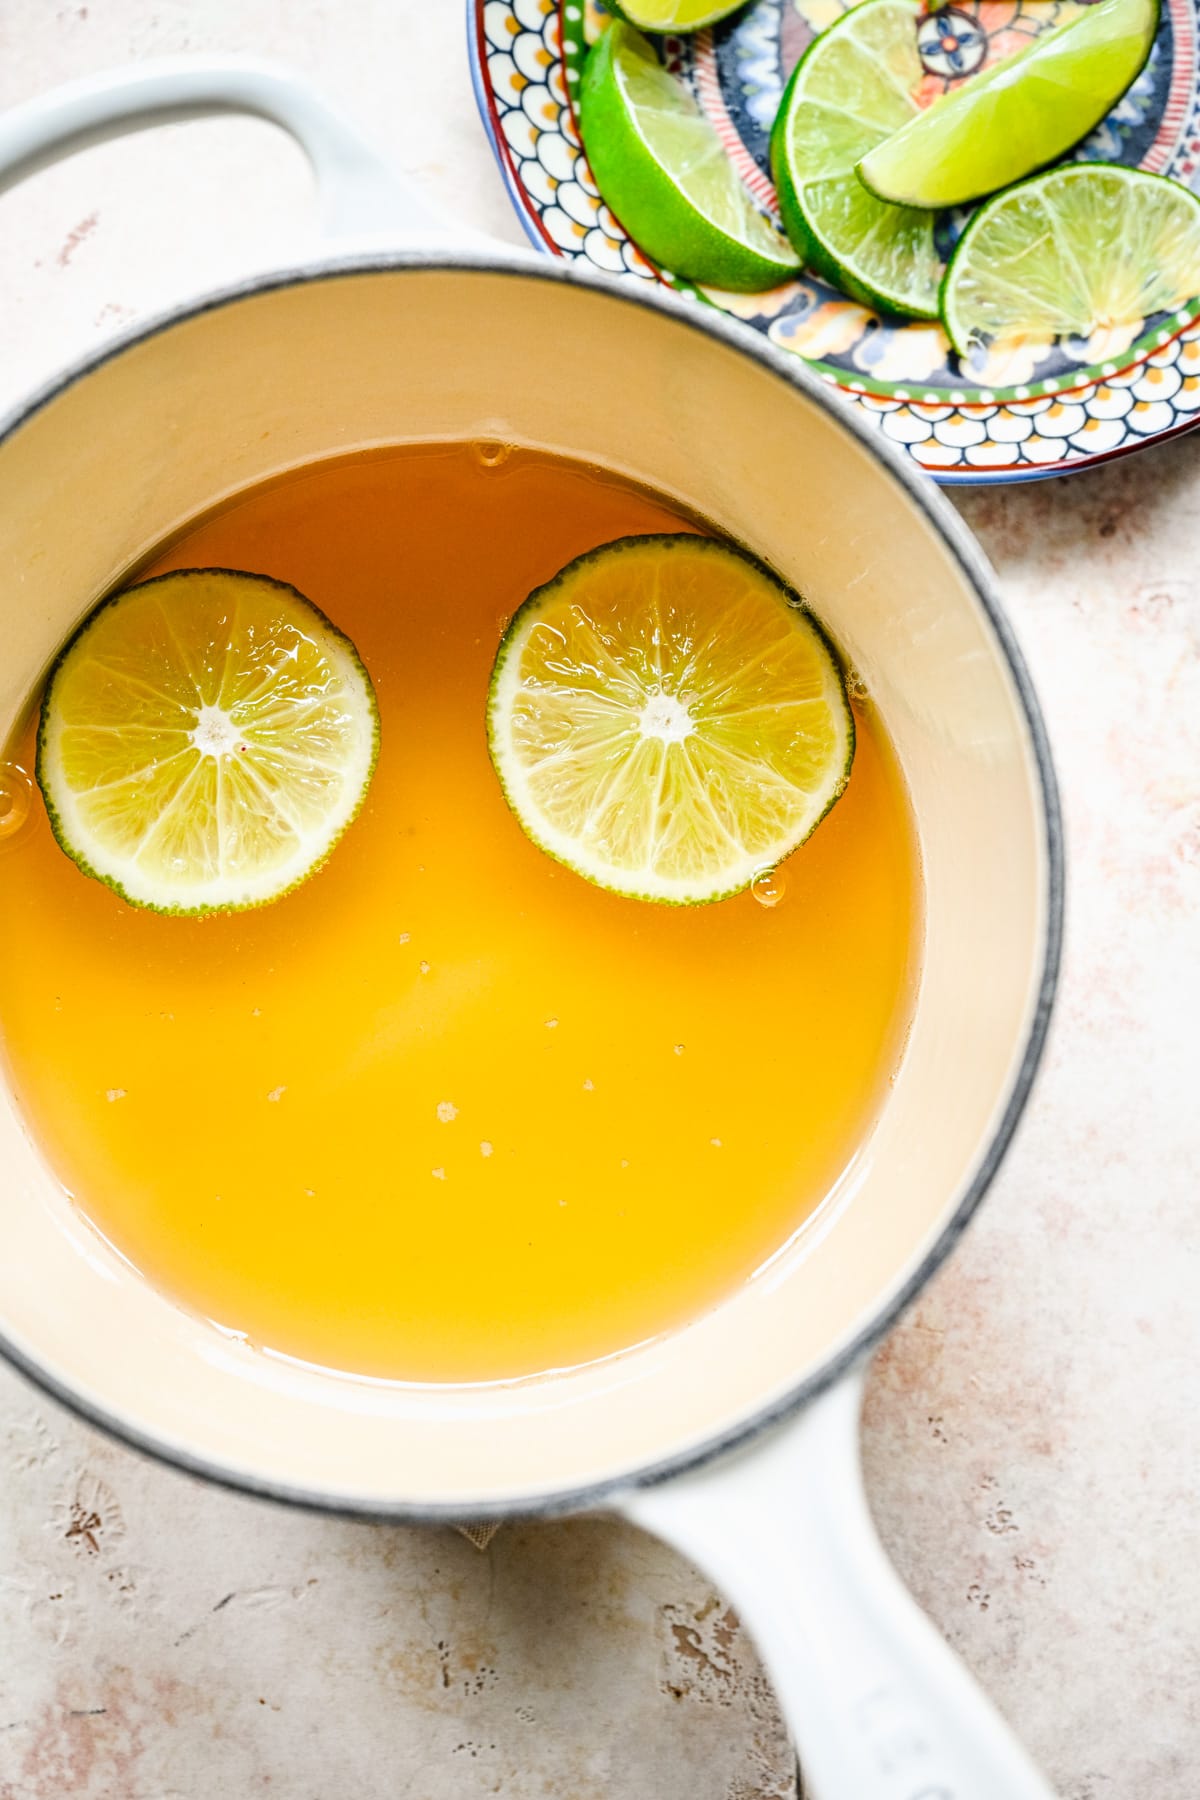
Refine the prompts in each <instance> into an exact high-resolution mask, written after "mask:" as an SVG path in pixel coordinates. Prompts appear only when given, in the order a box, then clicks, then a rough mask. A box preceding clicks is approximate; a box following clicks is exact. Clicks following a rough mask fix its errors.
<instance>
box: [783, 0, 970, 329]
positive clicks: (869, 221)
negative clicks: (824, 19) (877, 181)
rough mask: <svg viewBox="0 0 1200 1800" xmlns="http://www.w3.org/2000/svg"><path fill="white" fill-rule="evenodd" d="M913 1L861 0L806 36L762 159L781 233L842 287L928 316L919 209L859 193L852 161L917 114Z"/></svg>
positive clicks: (929, 285)
mask: <svg viewBox="0 0 1200 1800" xmlns="http://www.w3.org/2000/svg"><path fill="white" fill-rule="evenodd" d="M919 11H920V9H919V6H918V4H917V0H862V4H860V5H858V6H855V7H852V8H851V10H850V11H849V12H847V13H845V14H844V15H843V17H842V18H840V19H839V20H838V21H837V23H836V24H835V25H832V26H831V27H830V28H829V30H828V31H826V32H823V33H822V35H821V36H820V37H819V38H817V39H816V41H815V43H813V44H811V45H810V46H809V48H808V50H807V51H806V52H805V54H804V56H803V57H802V58H801V59H800V61H799V63H798V64H797V65H796V68H795V70H794V72H793V74H792V79H791V81H790V82H789V83H788V86H787V88H786V90H785V92H784V96H783V101H782V103H781V105H780V108H779V114H778V117H777V118H776V121H775V128H774V130H773V132H772V134H771V168H772V171H773V173H774V176H775V186H776V188H777V190H778V193H779V206H780V211H781V212H782V214H783V222H784V224H785V225H786V227H787V230H788V235H789V237H790V238H791V239H792V242H793V243H794V244H795V245H796V247H797V249H798V250H799V251H800V253H801V255H802V256H803V257H804V259H805V261H806V262H807V263H808V264H809V265H810V266H811V267H812V268H813V269H814V270H815V271H816V273H817V274H818V275H822V276H824V278H825V280H826V281H829V282H832V283H833V285H834V286H835V287H839V288H841V289H842V291H843V292H844V293H846V294H849V295H851V296H852V297H853V298H854V299H856V300H861V301H862V302H863V303H864V304H865V305H867V306H871V307H877V308H879V309H881V310H882V311H885V312H896V313H907V314H911V315H912V316H914V317H916V318H926V319H928V318H934V317H936V315H937V295H938V283H939V281H940V280H941V274H942V268H941V262H940V260H939V258H938V254H937V250H936V248H935V246H934V239H933V220H932V219H931V217H930V216H929V214H928V213H925V212H918V211H914V210H913V209H912V208H910V207H901V206H892V205H889V204H888V203H887V202H885V201H883V200H879V199H877V198H876V197H875V195H874V194H871V193H868V191H867V190H866V188H864V187H863V185H862V183H861V182H860V181H859V179H858V177H857V175H856V174H855V172H854V170H855V165H856V164H857V163H858V162H859V161H860V160H861V159H862V158H863V157H864V156H866V155H867V154H868V152H869V151H871V150H872V149H874V147H875V146H876V145H877V144H880V143H882V142H884V140H885V139H887V138H888V137H890V136H891V134H892V133H894V132H897V131H899V130H901V128H902V127H903V126H905V125H907V124H908V122H909V121H910V120H912V119H914V118H916V117H917V116H918V108H917V102H916V99H915V97H914V96H915V93H916V90H917V88H918V87H919V85H920V83H921V80H922V78H923V74H924V71H923V69H922V67H921V61H920V57H919V56H918V54H917V36H916V32H917V20H918V17H919Z"/></svg>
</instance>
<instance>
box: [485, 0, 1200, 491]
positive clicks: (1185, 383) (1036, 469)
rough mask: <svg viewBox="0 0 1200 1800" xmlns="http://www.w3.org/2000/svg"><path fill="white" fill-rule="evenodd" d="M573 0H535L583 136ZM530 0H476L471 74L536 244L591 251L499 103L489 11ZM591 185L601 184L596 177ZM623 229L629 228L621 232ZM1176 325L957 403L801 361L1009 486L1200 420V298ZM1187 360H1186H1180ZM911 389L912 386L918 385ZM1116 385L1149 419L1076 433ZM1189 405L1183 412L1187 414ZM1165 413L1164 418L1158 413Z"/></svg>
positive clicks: (925, 466)
mask: <svg viewBox="0 0 1200 1800" xmlns="http://www.w3.org/2000/svg"><path fill="white" fill-rule="evenodd" d="M573 3H577V0H534V4H536V5H537V9H538V11H539V13H540V14H541V15H542V17H543V18H544V19H546V20H547V21H549V23H550V24H551V25H552V26H553V27H554V38H555V51H556V53H557V63H556V64H552V65H551V66H550V67H549V68H548V69H547V80H548V81H549V80H553V79H554V77H555V76H556V75H557V79H558V89H559V92H558V94H557V96H556V98H557V99H558V101H559V104H560V106H561V109H562V113H563V114H565V115H566V117H567V118H568V121H569V132H568V133H564V134H563V135H564V136H566V137H567V139H568V141H570V142H573V143H574V144H575V145H577V144H578V133H577V129H576V127H575V109H574V101H573V97H572V94H571V89H570V86H569V85H568V78H569V79H570V80H571V81H578V69H577V67H576V66H574V64H575V59H574V58H573V57H572V56H571V55H570V52H569V50H568V48H567V44H566V41H565V39H564V27H563V12H564V9H565V8H566V7H567V6H568V5H571V4H573ZM529 6H530V0H467V3H466V15H467V48H468V60H469V64H470V70H471V81H472V86H473V88H474V92H475V100H476V104H477V107H478V110H479V115H480V119H481V121H482V123H483V127H484V131H485V134H486V136H487V139H488V142H489V144H490V146H491V150H492V154H493V156H494V158H495V160H496V164H497V167H498V169H499V171H500V175H501V178H502V180H503V182H504V186H505V189H506V191H507V193H508V196H509V199H510V201H511V203H512V206H513V209H514V211H515V212H516V214H517V217H518V219H519V220H520V223H521V226H522V228H523V230H524V231H525V234H526V236H527V237H528V239H529V241H530V242H531V244H532V245H533V246H534V248H535V249H536V250H539V251H540V252H542V254H544V255H547V256H556V257H561V258H567V259H569V260H575V259H576V258H577V257H578V256H580V255H581V254H583V253H582V252H581V251H571V250H568V249H566V248H564V247H563V246H562V245H561V244H559V243H556V242H555V240H554V239H553V237H552V236H551V235H550V233H549V231H548V230H547V228H546V226H545V225H544V223H543V221H542V218H541V215H540V213H539V212H538V209H537V206H536V204H535V201H534V197H533V196H532V195H531V193H530V191H529V189H528V188H527V186H526V185H525V182H524V181H523V180H522V177H521V172H520V167H519V159H518V158H517V156H516V154H515V153H514V151H513V149H512V147H511V145H510V144H509V142H508V139H507V137H506V135H505V132H504V128H503V124H502V114H501V110H500V107H499V105H498V103H497V96H496V93H495V89H494V85H493V82H492V80H491V78H490V75H489V70H488V57H489V54H491V53H494V50H495V46H494V45H491V44H489V40H488V35H487V29H486V15H487V13H488V12H494V11H496V10H499V11H502V12H504V13H505V14H506V15H507V16H508V18H510V19H511V20H512V23H511V25H510V26H509V29H510V31H511V32H512V34H513V36H514V37H516V36H518V35H519V34H520V33H521V32H522V30H532V29H533V27H532V26H523V24H522V22H521V20H520V19H519V17H518V14H517V8H518V7H520V8H521V10H522V11H527V10H529ZM543 29H544V28H543ZM697 35H698V36H701V35H703V36H707V35H708V34H697ZM592 192H593V194H594V192H595V189H594V187H593V188H592ZM613 223H614V224H615V221H614V222H613ZM618 230H619V227H618ZM621 235H622V237H624V234H623V233H622V234H621ZM630 248H632V250H633V252H634V255H635V256H636V273H634V271H633V270H632V269H631V270H629V272H628V274H627V275H625V276H624V278H627V279H639V278H640V279H649V280H652V281H653V282H654V283H655V285H657V286H660V287H667V288H668V289H669V290H670V291H672V292H676V293H678V294H679V296H680V303H681V304H682V305H688V304H692V305H697V304H698V305H710V304H712V302H710V301H708V300H707V299H706V298H705V296H703V295H702V294H698V293H696V292H695V291H694V290H692V289H690V288H688V287H687V286H686V285H683V284H681V285H679V286H676V284H675V283H674V282H671V281H669V280H668V279H667V278H666V277H665V276H663V275H662V274H661V273H660V272H659V270H658V269H657V268H656V267H655V266H654V265H653V264H652V263H651V262H650V261H649V260H648V259H647V258H645V257H644V256H643V255H641V253H640V252H638V251H637V247H636V246H635V245H634V246H630ZM721 310H723V309H721ZM1172 325H1173V327H1174V328H1173V329H1169V328H1167V327H1166V326H1165V325H1161V324H1160V326H1159V327H1158V328H1157V329H1155V330H1151V331H1150V332H1147V333H1146V334H1145V336H1144V337H1143V338H1141V339H1139V340H1138V341H1137V342H1136V343H1134V344H1132V345H1130V347H1129V349H1128V351H1126V352H1124V353H1122V355H1121V356H1119V357H1118V358H1116V359H1114V360H1112V361H1111V362H1107V363H1105V364H1104V365H1102V367H1101V369H1100V371H1099V373H1098V374H1094V373H1093V370H1087V371H1084V370H1081V371H1080V374H1081V377H1082V378H1081V379H1080V380H1078V381H1073V380H1072V379H1071V378H1070V376H1069V375H1068V376H1064V377H1063V378H1062V379H1055V378H1053V377H1051V378H1049V379H1046V380H1043V381H1040V382H1031V383H1030V384H1029V386H1028V390H1027V392H1026V391H1021V390H1020V389H1015V390H999V391H998V392H997V393H996V394H995V395H994V396H993V395H991V394H990V392H989V391H988V390H984V389H980V390H979V391H978V397H973V398H971V399H970V400H963V401H960V402H956V401H955V400H954V399H953V398H951V397H949V396H947V395H946V394H945V393H944V392H937V391H934V390H932V389H930V390H928V391H923V390H922V389H921V384H920V382H919V381H914V382H911V383H907V384H898V383H886V384H885V383H879V382H872V381H871V379H870V378H869V377H864V378H862V379H854V380H851V379H848V378H847V372H846V371H845V370H843V369H834V368H832V367H831V366H830V365H829V364H827V363H823V362H822V361H821V360H820V359H819V358H805V359H804V360H805V361H807V363H808V366H809V368H810V369H812V371H813V372H814V373H815V374H816V375H818V376H819V377H820V378H821V379H822V380H824V381H827V382H828V383H829V384H830V385H831V386H833V387H836V388H837V389H838V390H839V392H840V393H841V394H842V395H843V396H844V397H845V399H846V400H847V401H848V402H850V403H851V404H853V405H855V406H857V407H858V408H859V409H860V410H861V411H862V412H863V413H864V414H865V415H866V416H867V418H868V419H870V421H871V422H872V423H873V424H874V425H875V426H876V427H877V428H880V427H882V428H883V430H884V435H886V436H888V437H890V438H891V439H892V441H893V442H894V443H897V444H898V445H899V446H900V447H901V448H903V449H905V450H907V451H908V453H909V455H910V456H911V458H912V460H913V461H914V462H915V463H916V464H917V466H918V467H919V468H920V469H921V470H922V471H923V472H924V473H925V474H927V475H929V476H931V477H932V478H933V479H934V480H935V481H937V482H938V483H939V484H940V485H942V486H975V487H981V486H993V485H998V484H1005V485H1007V484H1011V483H1015V482H1025V481H1041V480H1046V479H1048V478H1050V477H1052V476H1060V475H1068V474H1075V473H1076V472H1077V471H1080V470H1083V469H1088V468H1096V467H1098V466H1100V465H1101V464H1104V463H1109V462H1113V461H1115V460H1117V459H1118V458H1120V457H1123V456H1130V455H1133V454H1134V453H1135V452H1136V451H1138V450H1141V449H1143V448H1145V447H1146V446H1147V445H1150V444H1161V443H1165V442H1167V441H1168V440H1169V439H1172V438H1176V437H1181V436H1183V435H1184V434H1185V433H1186V432H1189V431H1192V430H1194V429H1196V427H1197V426H1200V308H1195V307H1194V308H1191V309H1188V310H1187V311H1186V313H1180V314H1178V315H1176V317H1175V319H1174V320H1173V321H1172ZM1138 352H1141V354H1138ZM1180 364H1182V365H1184V366H1183V368H1182V369H1181V368H1180V367H1179V365H1180ZM1094 368H1095V365H1093V369H1094ZM1143 372H1144V373H1143ZM1172 377H1174V379H1175V386H1174V388H1173V389H1172V390H1171V391H1170V393H1169V394H1167V395H1166V396H1165V397H1155V396H1153V395H1139V396H1136V397H1134V396H1131V395H1129V393H1128V390H1130V389H1131V388H1133V387H1135V386H1143V387H1144V386H1147V385H1150V386H1153V383H1154V382H1155V381H1156V380H1157V381H1163V382H1166V381H1169V380H1170V379H1171V378H1172ZM909 389H911V390H913V391H912V392H909V391H908V390H909ZM1113 390H1117V391H1118V393H1121V392H1124V393H1125V396H1126V398H1128V399H1129V404H1128V406H1127V407H1126V408H1125V415H1124V416H1125V417H1128V416H1129V415H1134V416H1135V419H1136V416H1137V415H1139V414H1141V415H1143V416H1144V415H1150V417H1147V418H1145V429H1139V428H1138V427H1137V425H1136V423H1135V424H1133V425H1129V426H1127V427H1126V434H1125V437H1124V439H1123V441H1121V442H1118V443H1115V444H1113V445H1110V446H1107V447H1105V448H1102V449H1095V450H1089V449H1087V448H1085V447H1082V446H1081V445H1080V444H1079V443H1078V442H1076V441H1074V440H1075V439H1077V438H1078V437H1079V436H1081V435H1083V434H1086V432H1088V431H1090V430H1091V429H1093V428H1094V427H1096V426H1097V425H1099V424H1101V423H1107V422H1109V421H1107V420H1104V419H1103V418H1102V416H1101V415H1098V414H1096V413H1094V412H1093V413H1089V412H1088V411H1087V407H1088V403H1089V402H1091V403H1093V404H1094V403H1095V402H1096V401H1097V399H1098V397H1099V396H1101V395H1102V394H1103V395H1104V396H1105V397H1106V398H1107V399H1111V397H1112V395H1113ZM1180 394H1183V395H1185V396H1186V400H1187V407H1186V410H1183V409H1182V408H1180V407H1178V406H1172V405H1171V402H1172V401H1173V400H1175V399H1176V398H1177V396H1179V395H1180ZM1164 408H1166V409H1168V410H1169V411H1171V412H1172V413H1173V414H1174V417H1173V418H1171V419H1170V420H1169V421H1167V420H1165V419H1163V416H1162V415H1163V409H1164ZM1181 412H1182V413H1183V416H1180V413H1181ZM1064 413H1066V414H1069V415H1074V414H1077V413H1078V414H1082V415H1084V416H1083V417H1081V418H1080V419H1079V420H1078V424H1077V426H1076V428H1075V429H1073V430H1068V429H1067V426H1068V425H1069V424H1070V420H1069V419H1068V420H1066V421H1064V420H1062V419H1061V417H1060V415H1062V414H1064ZM1047 414H1052V415H1053V420H1052V421H1051V420H1050V419H1049V418H1047V420H1046V423H1047V424H1048V425H1050V424H1051V423H1052V426H1053V428H1052V429H1051V430H1049V431H1047V432H1042V430H1041V429H1040V428H1038V427H1036V426H1035V424H1034V421H1035V420H1036V419H1037V418H1038V417H1039V416H1043V415H1047ZM889 415H894V417H893V428H892V429H888V428H887V427H886V426H884V424H883V422H884V420H885V419H886V418H888V417H889ZM993 419H1002V420H1003V422H1004V425H1005V427H1006V431H1005V436H1004V437H1003V438H1000V437H996V436H992V435H991V434H989V433H988V432H987V431H986V430H985V429H984V427H986V426H987V425H988V424H989V423H990V421H992V420H993ZM1156 419H1157V420H1159V421H1161V422H1158V423H1156V422H1155V420H1156ZM938 426H943V427H947V428H948V429H951V430H958V431H960V432H965V433H966V434H967V435H968V436H972V435H974V434H975V433H980V432H982V436H978V437H975V441H974V442H973V443H971V444H970V445H969V447H967V449H966V454H967V456H968V457H969V455H970V453H971V450H979V449H983V448H986V449H988V450H989V451H1001V452H1002V453H1003V452H1004V451H1005V450H1007V451H1008V452H1009V453H1011V449H1012V447H1013V446H1014V445H1015V444H1016V443H1018V442H1021V441H1026V440H1029V439H1031V438H1033V434H1034V433H1035V432H1036V434H1037V435H1036V438H1033V441H1035V442H1037V443H1038V445H1039V446H1041V445H1044V446H1045V448H1046V450H1048V451H1052V450H1053V448H1054V447H1055V446H1057V447H1058V448H1061V446H1062V444H1063V443H1068V444H1069V449H1070V453H1069V454H1067V455H1065V456H1064V455H1057V456H1055V455H1053V454H1051V455H1050V456H1048V457H1047V459H1046V460H1045V461H1036V462H1035V461H1032V460H1029V461H1021V460H1019V459H1018V460H1012V461H1008V462H1000V463H997V462H987V463H975V464H971V463H967V464H966V465H964V464H962V463H959V464H958V465H957V466H954V465H952V464H949V463H948V462H947V461H941V460H938V458H939V455H940V454H941V453H942V452H943V451H945V450H949V449H951V448H952V440H951V441H950V442H947V441H946V440H944V439H943V440H941V441H939V440H938V439H937V438H936V435H935V434H936V431H937V427H938ZM1022 427H1025V428H1026V429H1025V431H1024V437H1023V438H1017V437H1016V436H1015V433H1016V432H1018V431H1020V430H1021V428H1022ZM959 448H960V449H961V448H962V446H959ZM922 452H924V454H922Z"/></svg>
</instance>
